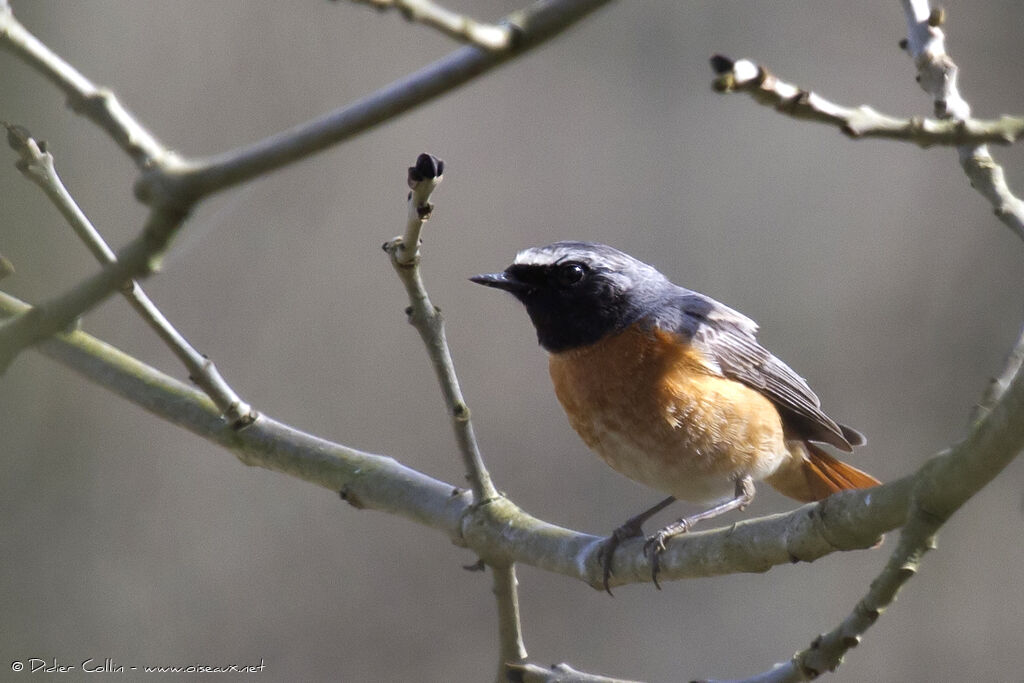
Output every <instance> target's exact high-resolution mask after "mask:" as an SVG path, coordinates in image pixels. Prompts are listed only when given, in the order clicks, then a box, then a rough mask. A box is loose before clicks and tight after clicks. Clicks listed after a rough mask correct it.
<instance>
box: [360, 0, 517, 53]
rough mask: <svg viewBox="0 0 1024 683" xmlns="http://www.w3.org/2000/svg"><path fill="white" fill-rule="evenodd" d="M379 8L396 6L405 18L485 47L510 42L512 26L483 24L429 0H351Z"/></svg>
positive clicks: (499, 46) (499, 47)
mask: <svg viewBox="0 0 1024 683" xmlns="http://www.w3.org/2000/svg"><path fill="white" fill-rule="evenodd" d="M352 1H353V2H355V3H361V4H364V5H369V6H371V7H373V8H374V9H376V10H379V11H381V12H383V11H385V10H392V9H394V10H398V11H399V12H400V13H401V14H402V16H403V17H405V18H406V19H407V20H408V21H415V22H419V23H421V24H424V25H425V26H430V27H431V28H436V29H437V30H438V31H440V32H441V33H444V34H445V35H447V36H449V37H450V38H454V39H456V40H458V41H461V42H463V43H471V44H473V45H476V46H477V47H482V48H484V49H485V50H495V51H497V50H505V49H508V47H509V45H510V44H511V43H512V27H510V26H508V25H497V24H485V23H482V22H479V21H476V20H474V19H471V18H469V17H467V16H465V15H462V14H458V13H457V12H452V11H451V10H449V9H446V8H444V7H442V6H440V5H438V4H437V3H435V2H431V0H352Z"/></svg>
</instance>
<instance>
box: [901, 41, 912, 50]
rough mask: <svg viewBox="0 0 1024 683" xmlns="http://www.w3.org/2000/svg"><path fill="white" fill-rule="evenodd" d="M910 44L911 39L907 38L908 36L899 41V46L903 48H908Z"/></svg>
mask: <svg viewBox="0 0 1024 683" xmlns="http://www.w3.org/2000/svg"><path fill="white" fill-rule="evenodd" d="M909 45H910V41H909V40H907V39H906V38H902V39H901V40H900V42H899V46H900V49H901V50H906V49H907V47H908V46H909Z"/></svg>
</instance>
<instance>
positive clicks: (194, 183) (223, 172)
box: [136, 0, 610, 202]
mask: <svg viewBox="0 0 1024 683" xmlns="http://www.w3.org/2000/svg"><path fill="white" fill-rule="evenodd" d="M608 2H610V0H541V1H539V2H536V3H535V4H533V5H531V6H530V7H529V8H527V9H525V10H522V11H519V12H515V13H513V14H511V15H509V16H508V17H506V18H505V19H504V20H503V23H507V24H508V25H509V26H513V27H515V32H516V40H515V41H513V43H512V44H511V45H510V46H509V48H508V49H506V50H501V51H486V50H481V49H479V48H477V47H474V46H466V47H463V48H460V49H459V50H456V51H455V52H452V53H451V54H449V55H448V56H447V57H444V58H442V59H441V60H439V61H437V62H434V63H433V64H430V65H428V66H426V67H424V68H423V69H420V70H419V71H417V72H415V73H413V74H411V75H409V76H406V77H405V78H402V79H399V80H397V81H395V82H394V83H392V84H390V85H388V86H385V87H384V88H382V89H380V90H378V91H377V92H375V93H373V94H371V95H369V96H367V97H365V98H363V99H361V100H358V101H356V102H354V103H352V104H350V105H348V106H346V107H342V108H340V109H336V110H334V111H332V112H329V113H328V114H325V115H324V116H321V117H320V118H317V119H314V120H312V121H308V122H306V123H303V124H300V125H298V126H295V127H294V128H292V129H290V130H287V131H284V132H282V133H279V134H277V135H273V136H271V137H269V138H266V139H264V140H261V141H259V142H256V143H254V144H252V145H250V146H248V147H244V148H241V149H237V150H233V151H230V152H226V153H223V154H219V155H217V156H214V157H210V158H207V159H198V160H191V161H187V162H183V163H181V164H178V165H176V166H175V167H174V168H173V169H170V171H169V172H164V169H156V170H154V172H151V173H144V174H143V177H142V178H141V179H140V181H139V185H138V186H137V187H136V194H137V195H138V196H139V197H140V198H142V199H143V201H147V202H150V201H154V199H155V198H158V197H160V196H162V195H170V196H173V197H177V198H178V199H179V201H185V200H193V201H194V200H195V199H198V198H200V197H203V196H205V195H208V194H211V193H213V192H218V191H220V190H224V189H226V188H228V187H231V186H233V185H237V184H239V183H243V182H245V181H247V180H251V179H252V178H255V177H256V176H259V175H262V174H264V173H267V172H268V171H272V170H273V169H276V168H280V167H282V166H286V165H288V164H292V163H295V162H296V161H299V160H301V159H305V158H306V157H308V156H311V155H313V154H316V153H318V152H322V151H324V150H326V149H328V148H330V147H331V146H333V145H336V144H339V143H341V142H344V141H345V140H348V139H349V138H351V137H354V136H355V135H358V134H359V133H362V132H363V131H365V130H368V129H370V128H372V127H374V126H377V125H379V124H381V123H383V122H385V121H389V120H391V119H393V118H396V117H398V116H400V115H401V114H404V113H405V112H407V111H409V110H410V109H412V108H414V107H417V106H419V105H421V104H423V103H424V102H428V101H430V100H432V99H434V98H436V97H439V96H440V95H443V94H445V93H447V92H450V91H451V90H454V89H455V88H457V87H459V86H460V85H463V84H465V83H467V82H469V81H471V80H473V79H475V78H477V77H478V76H481V75H482V74H484V73H487V72H488V71H490V70H491V69H493V68H495V67H497V66H500V65H501V64H504V63H505V62H507V61H509V60H512V59H515V58H516V57H519V56H521V55H523V54H525V53H526V52H529V51H530V50H532V49H534V48H535V47H538V46H539V45H541V44H543V43H544V42H546V41H547V40H549V39H551V38H554V37H555V36H557V35H558V34H559V33H561V32H562V31H564V30H565V29H567V28H569V27H570V26H572V25H573V24H575V23H576V22H578V21H580V20H581V19H583V18H584V17H586V16H587V15H589V14H590V13H591V12H593V11H595V10H597V9H599V8H600V7H602V6H604V5H606V4H608Z"/></svg>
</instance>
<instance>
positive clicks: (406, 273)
mask: <svg viewBox="0 0 1024 683" xmlns="http://www.w3.org/2000/svg"><path fill="white" fill-rule="evenodd" d="M443 173H444V162H443V161H441V160H440V159H437V158H435V157H432V156H430V155H429V154H421V155H420V156H419V157H418V158H417V159H416V165H415V166H413V167H411V168H410V169H409V177H408V182H409V187H410V189H411V191H410V193H409V198H408V203H409V220H408V222H407V224H406V230H405V235H404V236H403V237H396V238H395V239H393V240H391V241H390V242H386V243H385V244H384V251H386V252H387V253H388V255H389V256H390V257H391V265H392V266H394V268H395V272H396V273H397V274H398V277H399V278H400V279H401V280H402V284H403V285H405V290H406V292H408V294H409V304H410V305H409V308H407V309H406V314H407V315H408V316H409V322H410V323H411V324H412V325H413V327H415V328H416V331H417V332H419V334H420V338H421V339H422V340H423V343H424V345H425V346H426V347H427V354H428V355H429V356H430V362H431V364H432V365H433V366H434V372H435V373H436V374H437V379H438V382H439V383H440V384H441V391H442V392H443V393H444V399H445V404H446V405H447V407H448V411H449V413H450V414H451V416H452V427H453V428H454V429H455V438H456V441H457V442H458V445H459V452H460V453H461V454H462V460H463V464H464V465H465V467H466V476H467V477H468V478H469V481H470V485H471V486H472V487H473V495H474V498H475V499H476V501H477V502H482V501H486V500H490V499H492V498H495V497H496V496H497V495H498V492H497V491H496V490H495V488H494V484H492V483H491V477H490V475H489V474H488V473H487V467H486V466H485V465H484V461H483V457H482V456H481V455H480V447H479V446H478V445H477V442H476V436H475V435H474V433H473V423H472V422H471V421H470V415H469V406H467V405H466V401H465V399H464V398H463V396H462V389H461V388H460V387H459V379H458V377H457V376H456V375H455V365H454V362H453V361H452V356H451V351H450V350H449V348H448V341H447V339H446V338H445V333H444V319H443V318H442V317H441V312H440V310H438V309H437V308H436V307H435V306H434V305H433V304H432V303H430V297H429V296H428V295H427V290H426V288H425V287H424V286H423V279H422V278H421V276H420V266H419V264H420V259H419V241H420V229H421V228H422V227H423V223H425V222H426V221H427V219H429V218H430V214H431V212H432V211H433V206H431V204H430V194H431V192H433V190H434V188H435V187H437V184H438V183H440V182H441V178H442V174H443ZM406 240H408V242H407V241H406Z"/></svg>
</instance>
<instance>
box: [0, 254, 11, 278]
mask: <svg viewBox="0 0 1024 683" xmlns="http://www.w3.org/2000/svg"><path fill="white" fill-rule="evenodd" d="M13 274H14V264H13V263H11V262H10V260H8V259H7V257H6V256H4V255H3V254H0V280H3V279H4V278H5V277H8V276H10V275H13Z"/></svg>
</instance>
